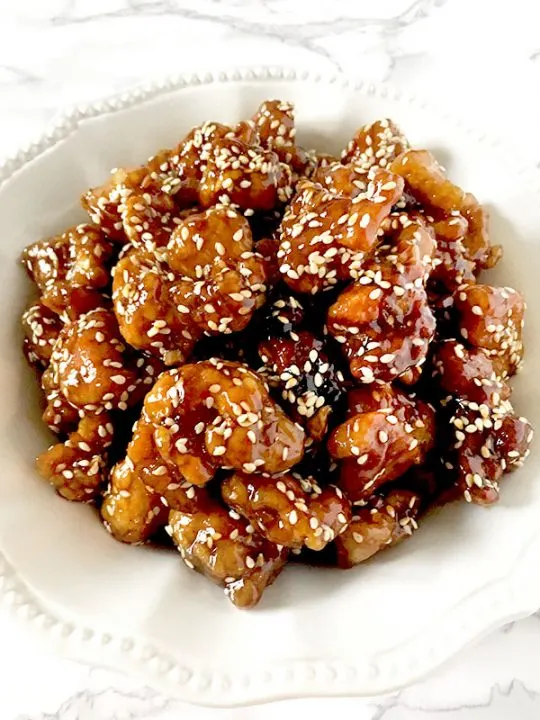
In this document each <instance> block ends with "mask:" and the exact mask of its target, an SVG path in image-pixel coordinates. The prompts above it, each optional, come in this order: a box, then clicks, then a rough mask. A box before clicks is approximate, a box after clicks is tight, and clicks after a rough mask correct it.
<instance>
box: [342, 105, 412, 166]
mask: <svg viewBox="0 0 540 720" xmlns="http://www.w3.org/2000/svg"><path fill="white" fill-rule="evenodd" d="M408 147H409V143H408V142H407V139H406V138H405V136H404V135H403V133H402V132H401V130H400V129H399V128H398V127H397V125H395V124H394V123H393V122H392V120H389V119H387V118H384V119H383V120H376V121H375V122H373V123H371V124H370V125H363V126H362V127H361V128H359V129H358V131H357V132H356V135H355V136H354V137H353V139H352V140H351V141H350V142H349V144H348V145H347V147H346V149H345V150H344V151H343V152H342V154H341V159H342V161H343V162H350V161H351V160H352V161H354V163H355V164H356V165H358V166H359V167H360V168H361V169H362V170H363V171H364V172H367V171H368V170H370V169H371V168H372V167H382V168H385V167H388V165H389V164H390V163H391V162H392V161H393V160H394V159H395V158H396V157H397V156H398V155H400V154H401V153H402V152H404V151H405V150H407V148H408Z"/></svg>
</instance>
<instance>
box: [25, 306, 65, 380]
mask: <svg viewBox="0 0 540 720" xmlns="http://www.w3.org/2000/svg"><path fill="white" fill-rule="evenodd" d="M22 326H23V332H24V340H23V350H24V354H25V356H26V359H27V360H28V362H29V363H30V364H31V365H37V366H40V367H46V366H47V365H48V364H49V361H50V359H51V353H52V350H53V347H54V343H55V342H56V339H57V338H58V335H59V333H60V330H61V329H62V322H61V320H60V318H59V317H58V315H56V313H54V312H52V310H49V308H48V307H46V306H45V305H43V303H41V302H39V301H38V302H35V303H32V304H31V305H29V306H28V307H27V309H26V310H25V311H24V313H23V315H22Z"/></svg>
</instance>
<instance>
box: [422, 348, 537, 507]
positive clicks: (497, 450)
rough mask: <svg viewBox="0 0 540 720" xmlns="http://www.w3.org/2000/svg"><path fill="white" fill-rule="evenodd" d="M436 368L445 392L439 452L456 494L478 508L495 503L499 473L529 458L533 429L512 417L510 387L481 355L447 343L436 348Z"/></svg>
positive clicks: (478, 349) (491, 363)
mask: <svg viewBox="0 0 540 720" xmlns="http://www.w3.org/2000/svg"><path fill="white" fill-rule="evenodd" d="M434 367H435V375H436V377H438V379H439V382H440V384H441V387H442V389H443V390H445V391H447V392H448V393H449V395H448V396H447V397H445V398H444V399H443V401H442V418H443V430H444V431H445V432H444V433H443V447H442V452H443V457H444V464H445V468H446V470H448V471H450V473H451V475H452V477H453V479H454V494H455V495H456V494H457V495H458V496H461V497H464V499H465V500H466V501H467V502H474V503H477V504H480V505H488V504H491V503H493V502H496V501H497V500H498V498H499V481H500V480H501V478H502V476H503V474H504V473H505V472H510V471H511V470H514V469H515V468H517V467H520V465H521V464H522V463H523V461H524V460H525V458H526V457H527V455H528V454H529V446H530V443H531V441H532V437H533V431H532V428H531V425H530V423H529V422H528V420H527V419H526V418H522V417H517V416H516V415H515V413H514V409H513V407H512V405H511V403H510V401H509V400H508V397H509V395H510V388H509V387H508V385H507V383H506V382H505V381H504V380H501V379H500V377H498V375H497V373H496V372H495V366H494V364H493V362H492V360H491V359H490V358H489V356H488V355H487V353H486V351H485V350H483V349H481V348H477V349H472V350H467V349H466V348H465V347H464V346H463V345H461V344H460V343H457V342H455V341H448V342H446V343H444V344H442V345H441V347H440V348H439V349H438V351H437V354H436V356H435V359H434ZM476 372H478V373H480V374H479V375H476V374H475V373H476Z"/></svg>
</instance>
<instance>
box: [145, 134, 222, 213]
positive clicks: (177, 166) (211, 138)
mask: <svg viewBox="0 0 540 720" xmlns="http://www.w3.org/2000/svg"><path fill="white" fill-rule="evenodd" d="M228 136H229V137H233V136H234V131H233V129H232V128H230V127H229V126H228V125H222V124H221V123H216V122H205V123H203V124H202V125H199V126H197V127H194V128H193V129H192V130H191V131H190V132H189V133H188V134H187V135H186V137H185V138H184V139H183V140H182V141H181V142H180V143H179V145H178V147H176V148H175V149H174V150H172V151H170V152H163V151H162V152H161V153H159V154H158V155H157V156H156V157H154V158H150V160H149V162H148V165H149V168H150V173H149V175H150V178H151V179H152V180H153V182H155V183H157V184H158V185H159V186H160V188H161V190H162V191H163V192H165V193H167V194H170V195H173V196H174V198H175V200H176V201H177V202H178V201H180V203H181V204H183V205H193V204H196V203H198V202H199V188H200V184H201V179H202V175H203V172H204V168H205V166H206V162H207V160H208V157H209V154H210V153H211V151H212V148H213V147H214V144H215V143H216V142H218V141H219V140H220V139H221V138H225V137H228Z"/></svg>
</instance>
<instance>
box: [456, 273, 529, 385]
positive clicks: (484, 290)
mask: <svg viewBox="0 0 540 720" xmlns="http://www.w3.org/2000/svg"><path fill="white" fill-rule="evenodd" d="M454 301H455V308H456V310H457V312H458V316H459V320H458V322H459V331H460V334H461V336H462V337H463V338H465V340H466V341H467V343H468V344H470V345H473V346H474V347H478V348H483V349H484V350H485V351H486V354H487V355H489V357H490V358H491V360H492V361H493V363H494V366H495V368H496V370H497V373H498V374H500V375H502V376H503V377H508V376H511V375H514V374H515V373H516V372H518V370H519V369H520V367H521V364H522V358H523V341H522V338H521V334H522V330H523V324H524V319H523V316H524V313H525V300H524V298H523V295H522V294H521V293H520V292H517V290H514V289H513V288H510V287H492V286H491V285H464V286H462V287H460V288H459V289H458V291H457V293H456V295H455V298H454Z"/></svg>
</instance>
